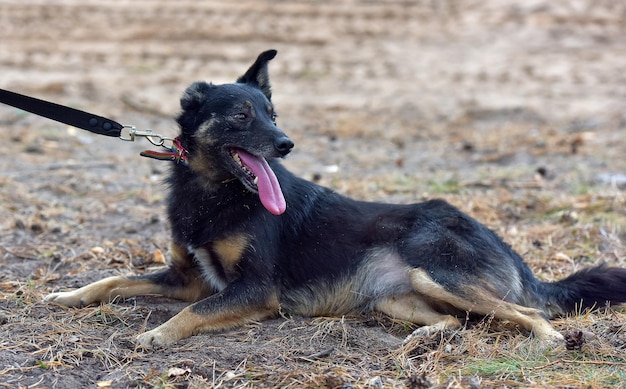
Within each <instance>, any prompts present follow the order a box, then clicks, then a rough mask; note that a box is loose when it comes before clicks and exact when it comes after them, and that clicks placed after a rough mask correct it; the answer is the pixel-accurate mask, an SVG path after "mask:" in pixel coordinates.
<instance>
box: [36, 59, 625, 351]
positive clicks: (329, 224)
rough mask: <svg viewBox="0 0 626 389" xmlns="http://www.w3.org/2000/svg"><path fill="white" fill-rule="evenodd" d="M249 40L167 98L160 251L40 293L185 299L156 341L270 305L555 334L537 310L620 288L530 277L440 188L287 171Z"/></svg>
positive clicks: (603, 281) (150, 342)
mask: <svg viewBox="0 0 626 389" xmlns="http://www.w3.org/2000/svg"><path fill="white" fill-rule="evenodd" d="M275 55H276V51H275V50H269V51H265V52H263V53H261V54H260V55H259V56H258V58H257V59H256V61H255V62H254V64H253V65H252V66H251V67H250V68H249V69H248V70H247V71H246V72H245V74H244V75H243V76H241V77H240V78H239V79H237V81H236V82H235V83H232V84H224V85H213V84H210V83H206V82H196V83H194V84H192V85H191V86H190V87H189V88H188V89H187V90H186V91H185V92H184V94H183V96H182V98H181V108H182V111H181V113H180V114H179V116H178V118H177V122H178V124H179V126H180V135H179V136H178V137H177V138H176V141H175V142H176V144H177V148H176V150H177V153H178V154H177V156H176V158H173V160H174V161H175V163H173V164H172V168H171V173H170V175H169V178H168V183H169V199H168V208H167V211H168V217H169V222H170V224H171V233H172V243H171V247H170V254H171V259H170V261H169V263H168V266H167V268H165V269H164V270H161V271H157V272H154V273H151V274H146V275H140V276H129V277H121V276H118V277H110V278H106V279H103V280H100V281H97V282H94V283H92V284H90V285H87V286H84V287H82V288H79V289H77V290H74V291H67V292H56V293H52V294H50V295H48V296H46V298H45V300H47V301H50V302H55V303H59V304H62V305H65V306H71V307H81V306H86V305H89V304H94V303H107V302H111V301H113V300H117V299H119V298H122V299H123V298H128V297H132V296H138V295H161V296H165V297H168V298H174V299H180V300H185V301H189V302H191V304H190V305H189V306H187V307H186V308H184V309H183V310H182V311H181V312H180V313H178V314H177V315H175V316H174V317H172V318H171V319H170V320H168V321H167V322H165V323H164V324H161V325H160V326H158V327H156V328H154V329H152V330H149V331H147V332H144V333H142V334H140V335H138V337H137V343H138V344H139V345H140V346H143V347H146V348H149V347H162V346H167V345H169V344H171V343H174V342H177V341H179V340H181V339H183V338H186V337H189V336H192V335H194V334H198V333H204V332H216V331H221V330H225V329H229V328H232V327H236V326H239V325H242V324H244V323H246V322H250V321H256V320H262V319H266V318H270V317H275V316H277V315H278V314H279V313H281V312H285V313H288V314H294V315H302V316H320V315H324V316H339V315H345V314H350V313H359V312H368V311H372V310H374V311H380V312H382V313H384V314H386V315H388V316H390V317H392V318H394V319H400V320H404V321H408V322H412V323H415V324H417V325H420V326H421V327H420V328H418V329H417V330H416V331H415V333H416V334H421V335H430V334H434V333H436V332H438V331H442V330H445V329H456V328H459V327H461V325H462V323H461V320H460V318H461V319H463V318H465V317H466V316H467V315H468V313H471V314H473V315H483V316H486V315H493V317H495V318H496V319H501V320H508V321H512V322H514V323H517V324H519V325H520V326H521V327H523V328H525V329H527V330H528V331H529V332H530V333H532V334H533V335H534V336H535V337H537V338H539V339H543V340H548V341H557V342H558V341H562V340H563V336H562V335H561V334H560V333H559V332H558V331H556V330H555V329H554V328H553V326H552V325H551V323H550V321H549V319H550V318H553V317H555V316H560V315H565V314H567V313H570V312H574V311H577V310H578V311H580V310H582V309H585V308H592V307H596V306H601V305H604V304H606V303H607V302H608V303H611V304H619V303H622V302H624V301H626V269H622V268H618V267H608V266H605V265H600V266H597V267H593V268H587V269H584V270H581V271H579V272H577V273H574V274H572V275H570V276H569V277H567V278H565V279H563V280H560V281H558V282H542V281H539V280H537V279H536V278H535V277H534V276H533V274H532V272H531V270H530V269H529V267H528V266H527V264H526V263H524V261H523V259H522V258H521V257H520V256H519V255H518V254H517V253H516V252H515V251H513V249H511V247H510V246H509V245H507V244H506V243H504V242H503V240H502V239H501V238H500V237H498V236H497V235H496V234H495V233H494V232H493V231H491V230H490V229H488V228H487V227H485V226H484V225H482V224H481V223H479V222H478V221H476V220H475V219H473V218H471V217H470V216H468V215H466V214H465V213H463V212H461V211H460V210H459V209H457V208H455V207H454V206H452V205H450V204H448V203H447V202H445V201H443V200H437V199H435V200H430V201H426V202H422V203H417V204H411V205H393V204H382V203H373V202H363V201H355V200H352V199H349V198H347V197H344V196H342V195H340V194H338V193H335V192H334V191H332V190H330V189H327V188H324V187H321V186H318V185H317V184H314V183H312V182H309V181H306V180H304V179H301V178H298V177H296V176H294V175H293V174H292V173H290V172H289V171H288V170H286V169H285V168H284V167H283V166H282V164H281V163H280V161H279V160H280V159H281V158H283V157H285V156H286V155H287V154H289V153H290V152H291V150H292V148H293V147H294V143H293V142H292V141H291V139H290V138H289V137H288V136H287V135H285V133H284V132H283V131H282V130H280V129H279V128H278V127H277V125H276V112H275V111H274V106H273V104H272V101H271V97H272V92H271V87H270V81H269V75H268V62H269V61H270V60H271V59H273V58H274V57H275Z"/></svg>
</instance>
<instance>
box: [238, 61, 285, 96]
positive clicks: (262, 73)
mask: <svg viewBox="0 0 626 389" xmlns="http://www.w3.org/2000/svg"><path fill="white" fill-rule="evenodd" d="M276 53H277V51H276V50H267V51H264V52H262V53H261V54H260V55H259V56H258V58H257V59H256V61H255V62H254V64H252V66H250V69H248V71H247V72H246V74H244V75H243V76H241V77H239V78H238V79H237V82H239V83H243V84H248V85H252V86H255V87H257V88H259V89H261V91H263V94H264V95H265V97H267V99H268V100H271V99H272V88H271V87H270V77H269V74H268V72H267V63H268V62H269V61H270V60H271V59H272V58H274V57H275V56H276Z"/></svg>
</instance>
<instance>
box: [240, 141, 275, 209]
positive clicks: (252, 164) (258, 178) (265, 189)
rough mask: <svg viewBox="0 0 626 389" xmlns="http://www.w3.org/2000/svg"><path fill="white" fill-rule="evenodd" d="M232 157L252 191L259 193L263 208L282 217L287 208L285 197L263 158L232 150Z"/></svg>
mask: <svg viewBox="0 0 626 389" xmlns="http://www.w3.org/2000/svg"><path fill="white" fill-rule="evenodd" d="M230 155H231V156H232V158H233V160H235V162H236V163H237V165H239V167H240V169H241V171H242V172H243V173H244V175H245V176H246V181H247V182H245V183H244V184H247V185H246V186H248V187H249V188H250V189H253V190H256V191H257V192H258V193H259V199H260V200H261V203H262V204H263V206H264V207H265V208H266V209H267V210H268V211H270V212H271V213H272V214H274V215H281V214H282V213H283V212H285V209H286V208H287V203H286V202H285V196H284V195H283V191H282V190H281V189H280V184H279V182H278V179H277V178H276V175H275V174H274V171H272V168H270V166H269V165H268V163H267V161H266V160H265V158H263V157H257V156H256V155H252V154H250V153H248V152H247V151H244V150H242V149H237V148H232V149H230Z"/></svg>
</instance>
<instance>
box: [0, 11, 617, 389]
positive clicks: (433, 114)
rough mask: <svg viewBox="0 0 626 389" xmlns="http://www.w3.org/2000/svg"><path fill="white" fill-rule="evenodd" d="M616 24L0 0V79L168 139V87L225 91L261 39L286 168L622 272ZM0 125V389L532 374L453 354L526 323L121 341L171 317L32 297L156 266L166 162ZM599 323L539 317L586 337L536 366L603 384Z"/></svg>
mask: <svg viewBox="0 0 626 389" xmlns="http://www.w3.org/2000/svg"><path fill="white" fill-rule="evenodd" d="M625 20H626V4H625V3H624V2H621V1H617V0H600V1H592V0H569V1H565V2H551V1H547V0H533V1H524V2H519V4H511V2H508V1H503V0H489V1H480V2H479V1H467V2H463V1H456V0H445V1H435V2H433V1H381V2H368V1H348V0H346V1H335V2H330V3H322V2H316V1H306V0H303V1H272V2H253V1H238V2H230V1H203V2H194V1H160V0H159V1H123V0H120V1H110V2H106V3H104V2H99V1H83V0H81V1H75V0H59V1H54V2H47V1H30V0H24V1H20V2H14V1H4V0H0V87H1V88H4V89H9V90H13V91H16V92H20V93H24V94H29V95H33V96H37V97H40V98H45V99H49V100H53V101H55V102H57V103H60V104H66V105H70V106H73V107H77V108H80V109H84V110H87V111H90V112H94V113H97V114H100V115H104V116H109V117H111V118H113V119H116V120H118V121H120V122H122V123H124V124H133V125H135V126H137V127H138V128H139V129H144V128H152V129H154V130H155V131H157V132H159V133H163V134H165V135H174V134H175V133H176V127H175V123H174V121H173V120H172V116H174V115H175V114H176V112H177V111H178V98H179V96H180V94H181V92H182V91H183V90H184V89H185V88H186V86H187V85H188V84H190V83H191V82H193V81H195V80H199V79H203V80H208V81H213V82H215V83H222V82H231V81H234V79H235V78H236V77H238V76H239V75H240V74H241V73H242V72H243V71H245V69H246V68H247V66H249V64H250V63H251V62H252V61H253V60H254V58H255V57H256V55H257V54H258V53H259V52H261V51H263V50H266V49H268V48H275V49H277V50H278V51H279V54H278V57H277V58H276V59H275V60H274V61H272V63H271V64H270V72H271V77H272V84H273V87H274V102H275V104H276V107H277V109H278V113H279V125H280V126H281V128H283V130H285V132H287V133H288V134H289V135H290V136H291V137H292V139H294V141H295V143H296V148H295V150H294V152H293V153H292V155H291V156H290V157H289V158H288V159H287V160H286V161H285V164H286V165H287V166H288V167H289V168H290V169H292V170H293V171H294V172H296V173H298V174H299V175H301V176H304V177H306V178H309V179H314V180H317V181H319V182H320V183H322V184H324V185H327V186H331V187H333V188H334V189H336V190H338V191H340V192H342V193H345V194H348V195H351V196H354V197H357V198H362V199H368V200H377V201H388V202H392V201H393V202H402V203H408V202H413V201H419V200H422V199H426V198H432V197H443V198H446V199H447V200H449V201H451V202H452V203H454V204H455V205H458V206H459V207H461V208H462V209H464V210H465V211H467V212H469V213H470V214H472V215H473V216H475V217H477V218H479V219H480V220H482V221H484V222H485V223H486V224H487V225H488V226H489V227H491V228H493V229H495V230H496V231H498V232H499V233H500V234H501V235H503V236H504V237H505V239H506V240H507V241H508V242H509V243H511V244H512V245H513V246H514V247H515V248H516V249H517V250H518V251H519V252H521V253H522V254H523V255H524V256H525V257H526V258H528V262H529V263H530V264H531V266H532V268H533V270H534V271H535V272H536V273H538V274H539V276H540V277H542V278H545V279H556V278H560V277H563V276H564V275H565V274H569V273H570V272H571V271H573V270H575V269H578V268H580V267H582V266H585V265H590V264H596V263H600V262H607V263H610V264H613V265H619V266H626V232H625V226H626V205H625V202H624V192H625V188H626V159H625V158H624V155H626V103H625V102H626V71H624V69H626V22H625ZM0 134H1V135H2V137H3V142H2V143H3V145H4V151H3V152H2V153H0V228H1V230H0V288H1V296H2V299H1V300H0V323H1V324H0V387H58V388H70V387H77V388H78V387H94V386H96V385H98V386H101V387H135V386H144V387H145V386H159V387H168V386H173V387H187V386H191V387H202V386H207V387H211V386H214V387H218V386H223V387H241V386H261V387H263V386H265V387H275V386H282V387H309V386H315V387H346V388H348V387H383V386H384V387H415V388H419V387H430V386H431V385H433V386H437V385H441V386H454V385H456V386H457V387H476V385H478V386H480V385H481V384H482V385H483V386H492V385H498V384H499V383H500V384H503V385H509V386H518V385H527V386H534V385H536V386H541V385H542V382H544V381H542V380H549V379H553V378H554V377H556V376H555V374H556V373H553V374H552V375H548V376H547V378H546V377H543V378H541V376H539V377H538V376H537V375H536V374H535V372H537V371H539V370H541V371H542V372H545V371H547V370H549V368H550V369H551V368H552V367H553V366H552V365H551V366H547V365H546V366H545V367H542V368H541V369H539V368H537V367H533V369H535V370H532V369H531V371H532V373H530V372H529V371H528V370H526V372H525V371H524V369H523V368H522V369H521V373H520V372H519V369H518V370H516V371H515V372H513V373H509V372H507V371H505V372H502V371H497V372H496V373H493V372H486V371H482V370H479V369H478V370H477V369H474V368H473V366H474V365H471V364H469V365H465V364H464V363H465V362H461V360H462V357H463V355H465V356H466V357H467V358H466V359H471V358H479V357H480V358H483V357H484V355H487V356H489V357H490V358H491V357H494V355H495V356H496V357H502V355H500V354H498V353H500V352H504V351H502V350H503V349H507V347H509V346H506V347H504V348H499V347H498V345H497V344H498V342H499V339H500V336H504V337H506V335H502V334H504V333H513V335H511V338H510V339H509V338H507V339H509V341H510V343H505V344H507V345H510V350H509V351H510V353H511V355H513V354H515V353H518V352H519V347H522V348H523V347H527V346H524V345H526V343H525V340H524V339H526V335H527V334H525V333H524V332H523V331H522V330H520V329H518V328H515V327H511V326H510V325H509V326H507V325H506V324H503V325H502V326H503V327H498V325H495V326H496V327H495V329H494V328H491V329H489V330H484V328H483V327H481V326H480V325H479V326H477V327H476V328H478V330H477V329H476V328H474V329H472V328H470V329H466V330H463V331H461V332H459V333H456V334H452V335H450V337H448V338H446V339H447V340H446V341H445V342H443V341H442V340H441V339H440V340H439V341H434V340H429V341H427V342H425V343H424V344H423V345H421V346H420V347H411V348H410V349H403V348H401V347H400V342H401V339H402V336H404V335H406V334H407V333H409V332H410V330H411V328H410V326H407V325H406V324H405V323H397V322H392V321H390V320H388V319H386V318H383V317H378V316H371V317H370V316H368V317H356V318H323V319H311V318H299V317H288V318H279V319H276V320H271V321H268V322H264V323H262V324H261V323H254V324H251V325H248V326H245V327H243V328H240V329H236V330H233V331H227V332H225V333H221V334H216V335H215V334H214V335H202V336H196V337H193V338H191V339H187V340H184V341H181V342H179V343H178V344H176V345H175V346H174V347H172V348H170V349H167V350H161V351H158V352H145V351H142V350H137V349H135V347H134V343H133V337H134V336H135V335H136V334H137V333H139V332H140V331H142V329H144V328H146V327H147V328H153V327H154V326H156V325H157V324H158V323H161V322H163V321H165V320H167V318H169V317H171V316H172V315H173V314H175V313H176V312H177V311H178V310H180V309H181V308H182V307H183V306H184V305H183V304H181V303H178V302H175V301H165V300H163V299H157V298H137V299H132V300H129V301H125V302H120V303H119V304H112V305H103V306H100V307H89V308H85V309H82V310H74V309H69V310H68V309H64V308H61V307H58V306H54V305H49V304H44V303H42V301H41V297H42V296H43V295H45V294H46V293H49V292H50V291H53V290H59V289H65V288H73V287H78V286H82V285H84V284H86V283H87V282H90V281H93V280H96V279H99V278H102V277H104V276H107V275H113V274H131V273H140V272H143V271H147V270H148V269H150V268H152V267H154V266H158V265H159V263H158V259H159V258H160V254H161V253H164V254H165V255H167V245H168V223H167V220H166V218H165V216H164V207H163V203H164V197H165V193H164V191H165V188H164V186H163V185H162V179H163V176H164V172H165V171H166V170H167V163H163V162H158V161H153V160H148V159H144V158H140V157H139V156H138V153H139V152H140V151H142V150H144V149H147V148H150V145H149V144H148V143H147V142H136V143H129V142H122V141H120V140H117V139H110V138H104V137H98V136H95V135H91V134H88V133H85V132H83V131H80V130H75V129H72V128H67V127H66V126H64V125H62V124H59V123H54V122H51V121H48V120H46V119H43V118H39V117H36V116H34V115H29V114H25V113H24V112H21V111H18V110H15V109H12V108H10V107H7V106H0ZM587 319H589V320H587ZM585 320H587V321H585ZM623 323H626V315H625V314H624V311H623V310H622V311H620V310H616V311H613V310H611V311H604V312H603V313H597V314H594V315H591V316H585V319H571V320H570V321H567V320H564V321H560V322H558V323H557V327H558V328H559V329H561V330H567V329H572V328H581V329H582V330H584V331H588V332H592V333H594V334H596V335H597V336H596V337H595V338H594V339H596V342H601V341H602V342H604V343H602V344H601V345H600V343H593V342H592V343H591V345H590V346H589V347H591V349H587V354H583V356H582V357H581V356H580V355H578V354H577V355H572V354H563V355H561V354H557V355H558V356H557V357H554V356H553V357H552V358H553V359H552V361H554V360H555V359H556V360H557V361H563V360H571V359H583V360H584V359H585V358H588V359H589V358H591V359H593V357H590V356H589V355H593V354H594V352H591V354H590V353H589V350H592V351H595V355H596V357H595V358H596V359H595V360H597V361H599V362H598V363H597V364H596V365H594V366H598V365H599V366H601V367H607V368H611V367H612V366H615V367H616V370H617V372H613V371H612V370H611V371H610V372H607V371H605V370H598V374H599V375H603V376H606V377H608V378H603V379H607V380H611V379H615V380H616V381H615V382H619V380H620V379H621V380H622V382H623V380H626V377H624V375H623V373H621V374H622V375H621V376H620V375H619V374H620V373H619V369H620V367H623V366H624V364H625V363H626V360H625V359H624V357H623V351H624V344H626V340H625V339H626V336H625V335H624V331H622V330H621V328H622V327H619V326H620V325H623ZM483 324H484V323H483ZM624 327H625V328H626V326H624ZM502 329H503V330H502ZM500 330H502V331H500ZM625 331H626V330H625ZM494 334H499V335H497V336H496V335H494ZM520 339H522V340H520ZM470 340H472V342H473V343H472V342H470ZM429 342H430V343H429ZM481 342H482V343H481ZM470 343H471V344H473V346H470ZM476 344H481V345H482V346H481V347H483V348H480V347H478V346H476ZM494 344H495V345H494ZM520 344H521V345H522V346H520ZM479 349H480V350H479ZM485 350H487V351H485ZM598 350H601V351H598ZM559 352H565V351H563V350H560V351H559ZM320 353H321V354H320ZM485 353H486V354H485ZM507 355H509V354H507ZM620 355H621V356H620ZM509 356H510V355H509ZM544 363H545V362H544ZM611 364H615V365H611ZM620 364H621V365H620ZM459 366H460V367H459ZM585 366H586V365H585ZM466 368H467V370H463V369H466ZM554 368H555V369H556V368H562V369H564V371H565V373H567V372H568V371H569V370H567V369H566V368H564V367H563V366H560V365H559V364H557V363H554ZM176 369H179V370H176ZM572 369H573V370H571V371H569V372H570V373H571V372H572V371H573V372H575V371H577V370H576V369H577V368H576V365H574V366H573V367H572ZM550 371H552V370H550ZM591 373H593V372H591ZM591 373H590V374H591ZM611 374H616V375H615V376H613V375H611ZM570 375H572V374H570ZM593 377H595V376H593ZM612 377H613V378H612ZM564 382H565V381H561V383H563V384H565V383H564ZM581 382H582V383H584V384H585V385H591V386H594V385H596V386H598V387H601V386H603V385H605V384H607V383H610V382H612V381H602V380H600V378H580V382H578V381H576V383H577V384H581ZM621 385H622V387H623V383H622V384H621Z"/></svg>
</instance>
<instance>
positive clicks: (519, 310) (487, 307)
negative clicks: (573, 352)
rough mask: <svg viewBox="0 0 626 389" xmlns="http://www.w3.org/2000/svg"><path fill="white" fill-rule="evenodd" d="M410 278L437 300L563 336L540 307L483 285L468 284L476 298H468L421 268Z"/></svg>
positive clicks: (542, 335)
mask: <svg viewBox="0 0 626 389" xmlns="http://www.w3.org/2000/svg"><path fill="white" fill-rule="evenodd" d="M410 276H411V282H412V283H413V287H414V288H415V290H416V291H417V292H418V293H421V294H423V295H425V296H428V297H429V298H432V299H433V300H435V301H440V302H444V303H447V304H450V305H453V306H454V307H456V308H458V309H460V310H465V311H471V312H474V313H477V314H479V315H490V314H493V315H494V317H495V318H496V319H499V320H509V321H512V322H514V323H517V324H519V325H521V326H522V327H524V328H526V329H527V330H529V331H532V332H533V333H534V334H535V336H536V337H538V338H540V339H548V340H560V339H563V336H562V335H561V334H560V333H558V332H557V331H556V330H555V329H554V328H553V327H552V325H551V324H550V323H549V322H548V321H547V320H546V319H544V318H543V316H541V311H539V310H537V309H534V308H528V307H524V306H521V305H517V304H512V303H509V302H506V301H502V300H500V299H497V298H495V297H493V296H491V295H489V294H487V292H486V291H485V290H484V289H479V288H474V287H467V288H466V290H465V293H467V295H468V296H471V298H472V300H473V301H469V300H466V299H464V298H462V297H459V296H457V295H455V294H452V293H450V292H448V291H447V290H445V289H444V287H443V286H441V285H439V284H438V283H436V282H435V281H434V280H433V279H432V278H431V277H430V276H429V275H428V274H426V272H425V271H424V270H422V269H413V270H411V271H410Z"/></svg>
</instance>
